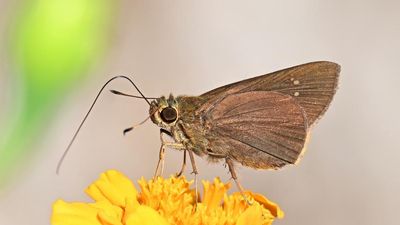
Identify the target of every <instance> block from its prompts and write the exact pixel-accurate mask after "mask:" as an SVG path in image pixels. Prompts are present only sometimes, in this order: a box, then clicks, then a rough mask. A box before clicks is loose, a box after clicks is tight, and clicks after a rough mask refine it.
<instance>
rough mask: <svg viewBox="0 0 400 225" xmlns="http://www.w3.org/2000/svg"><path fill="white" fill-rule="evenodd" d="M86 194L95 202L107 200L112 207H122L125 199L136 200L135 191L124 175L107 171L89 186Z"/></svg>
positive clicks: (114, 171)
mask: <svg viewBox="0 0 400 225" xmlns="http://www.w3.org/2000/svg"><path fill="white" fill-rule="evenodd" d="M86 193H87V194H88V195H89V196H90V197H91V198H92V199H93V200H95V201H102V200H107V201H109V202H111V203H112V204H114V205H118V206H120V207H124V206H125V203H126V199H136V196H137V190H136V188H135V186H134V185H133V183H132V181H130V180H129V179H128V178H127V177H126V176H125V175H123V174H122V173H120V172H118V171H116V170H109V171H107V172H105V173H102V174H101V175H100V178H99V179H98V180H96V181H95V182H94V183H93V184H91V185H90V186H89V187H88V188H87V189H86Z"/></svg>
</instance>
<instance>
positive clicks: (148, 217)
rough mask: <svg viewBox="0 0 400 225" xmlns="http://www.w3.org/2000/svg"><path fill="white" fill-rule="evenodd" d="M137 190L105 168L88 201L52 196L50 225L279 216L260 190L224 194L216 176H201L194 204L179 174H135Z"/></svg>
mask: <svg viewBox="0 0 400 225" xmlns="http://www.w3.org/2000/svg"><path fill="white" fill-rule="evenodd" d="M138 183H139V187H140V191H138V190H137V189H136V188H135V186H134V185H133V183H132V181H130V180H129V179H128V178H127V177H126V176H124V175H123V174H122V173H120V172H118V171H115V170H109V171H107V172H105V173H103V174H101V175H100V178H99V179H98V180H97V181H95V182H94V183H93V184H91V185H90V186H89V187H88V188H87V189H86V193H87V194H88V195H89V196H90V197H91V198H92V199H93V200H94V201H95V202H94V203H81V202H72V203H66V202H64V201H63V200H57V201H56V202H55V203H54V205H53V214H52V218H51V224H52V225H136V224H140V225H142V224H143V225H147V224H148V225H150V224H156V225H234V224H236V225H245V224H246V225H247V224H251V225H269V224H272V222H273V221H274V219H275V218H282V217H283V212H282V211H281V210H280V208H279V206H278V205H276V204H275V203H273V202H271V201H269V200H268V199H267V198H265V197H264V196H262V195H260V194H256V193H252V192H246V193H245V194H246V197H247V198H248V199H249V200H250V201H252V204H251V205H249V204H248V203H247V202H246V199H244V198H243V196H242V194H241V193H233V194H232V195H228V194H227V191H228V189H229V188H230V184H229V183H228V184H224V183H222V182H221V180H220V179H219V178H215V179H214V182H213V183H211V182H209V181H203V187H204V193H203V197H202V199H201V200H200V199H199V200H198V202H197V204H196V199H195V197H196V194H195V190H194V189H190V185H191V183H192V182H189V181H187V180H186V178H185V177H179V178H177V177H174V176H171V177H170V178H167V179H164V178H161V177H158V178H157V179H155V180H153V179H152V180H148V181H147V180H145V179H144V178H141V179H140V180H139V182H138Z"/></svg>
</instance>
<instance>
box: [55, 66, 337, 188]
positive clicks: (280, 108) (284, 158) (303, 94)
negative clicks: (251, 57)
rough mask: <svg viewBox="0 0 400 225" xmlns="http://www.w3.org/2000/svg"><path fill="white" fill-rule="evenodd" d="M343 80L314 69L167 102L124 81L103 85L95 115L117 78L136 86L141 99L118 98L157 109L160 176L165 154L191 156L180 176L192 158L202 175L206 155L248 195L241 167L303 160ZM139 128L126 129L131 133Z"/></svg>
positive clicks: (329, 69) (331, 71) (330, 69)
mask: <svg viewBox="0 0 400 225" xmlns="http://www.w3.org/2000/svg"><path fill="white" fill-rule="evenodd" d="M339 73H340V66H339V65H338V64H336V63H333V62H327V61H319V62H311V63H307V64H302V65H298V66H294V67H290V68H287V69H283V70H279V71H276V72H273V73H269V74H265V75H261V76H257V77H254V78H250V79H246V80H242V81H239V82H236V83H232V84H228V85H225V86H222V87H219V88H216V89H214V90H211V91H208V92H206V93H204V94H201V95H199V96H186V95H182V96H176V97H174V96H173V95H172V94H171V95H170V96H169V97H165V96H162V97H159V98H148V97H145V96H144V95H143V94H142V92H141V91H140V90H139V89H138V88H137V87H136V85H135V84H134V83H133V82H132V80H131V79H129V78H128V77H125V76H117V77H114V78H112V79H110V80H109V81H108V82H107V83H106V84H105V85H104V86H103V88H102V89H101V90H100V92H99V94H98V95H97V96H96V99H95V101H94V102H93V104H92V106H91V108H90V110H91V109H92V108H93V106H94V104H95V102H96V101H97V98H98V97H99V95H100V93H101V91H102V90H103V89H104V88H105V86H106V85H107V84H108V83H110V82H111V81H112V80H114V79H116V78H125V79H127V80H129V81H130V82H131V84H132V85H133V86H134V87H135V88H136V90H137V91H138V92H139V93H140V95H141V96H134V95H130V94H125V93H122V92H119V91H116V90H111V92H112V93H114V94H117V95H125V96H130V97H135V98H143V99H145V100H146V101H147V103H148V104H149V105H150V109H149V117H148V118H150V119H151V120H152V121H153V123H155V124H156V125H157V126H158V127H160V139H161V148H160V153H159V161H158V164H157V169H156V173H155V176H159V175H161V174H162V171H163V167H164V154H165V148H173V149H177V150H180V151H183V163H182V168H181V170H180V172H178V173H177V175H178V176H180V175H181V174H182V173H183V171H184V169H185V166H186V155H187V154H188V155H189V158H190V161H191V164H192V169H193V173H194V174H197V173H198V170H197V167H196V164H195V158H194V155H198V156H200V157H205V158H207V159H208V160H209V161H211V162H219V161H222V162H225V163H226V165H227V166H228V168H229V171H230V173H231V175H232V178H233V179H234V180H235V182H236V184H237V185H238V187H239V189H240V190H241V191H243V189H242V187H241V185H240V183H239V182H238V180H237V174H236V170H235V165H236V164H241V165H243V166H246V167H250V168H254V169H279V168H282V167H284V166H286V165H292V164H296V163H297V162H298V161H299V160H300V159H301V157H302V155H303V154H304V151H305V146H306V143H307V138H308V136H309V133H310V129H311V128H312V127H313V126H314V125H315V123H316V122H317V121H318V119H319V118H320V117H321V116H322V115H323V114H324V113H325V111H326V110H327V109H328V107H329V105H330V103H331V101H332V99H333V96H334V95H335V92H336V89H337V86H338V79H339ZM149 100H151V102H150V101H149ZM90 110H89V112H90ZM89 112H88V113H87V114H86V116H85V118H84V120H83V121H82V123H81V125H80V127H79V128H78V130H77V132H78V131H79V129H80V128H81V126H82V124H83V122H84V121H85V119H86V117H87V116H88V114H89ZM142 123H143V122H142ZM133 128H134V127H130V128H127V129H125V130H124V133H126V132H128V131H130V130H132V129H133ZM77 132H76V133H75V135H74V137H73V139H72V141H71V142H70V145H69V146H68V148H67V150H66V151H65V152H64V155H63V157H62V159H63V158H64V157H65V154H66V152H67V151H68V150H69V148H70V146H71V144H72V142H73V140H74V139H75V137H76V134H77ZM165 136H169V137H170V138H169V140H166V139H165ZM171 139H172V141H171ZM62 159H61V160H60V162H61V161H62ZM60 164H61V163H59V165H60ZM58 169H59V167H58ZM58 169H57V170H58Z"/></svg>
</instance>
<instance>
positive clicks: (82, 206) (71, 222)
mask: <svg viewBox="0 0 400 225" xmlns="http://www.w3.org/2000/svg"><path fill="white" fill-rule="evenodd" d="M99 213H100V214H103V215H104V216H103V219H102V218H99V217H98V216H99ZM106 217H107V219H106ZM121 217H122V210H121V208H119V207H117V206H113V205H111V204H109V203H108V202H104V201H101V202H96V203H80V202H72V203H67V202H64V201H62V200H58V201H56V202H55V203H54V204H53V214H52V217H51V224H52V225H76V224H85V225H103V224H113V225H119V224H120V223H115V222H113V223H103V221H121Z"/></svg>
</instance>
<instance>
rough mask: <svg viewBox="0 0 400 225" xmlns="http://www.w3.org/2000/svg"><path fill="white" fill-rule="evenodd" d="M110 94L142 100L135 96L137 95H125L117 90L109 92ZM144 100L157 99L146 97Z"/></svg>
mask: <svg viewBox="0 0 400 225" xmlns="http://www.w3.org/2000/svg"><path fill="white" fill-rule="evenodd" d="M110 92H111V93H113V94H115V95H122V96H127V97H131V98H143V97H141V96H137V95H131V94H126V93H123V92H120V91H117V90H110ZM146 99H157V98H154V97H146Z"/></svg>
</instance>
